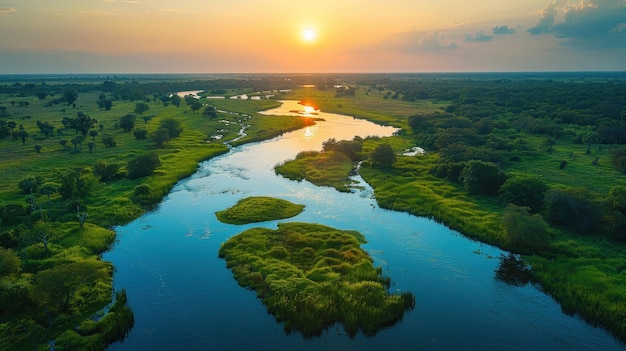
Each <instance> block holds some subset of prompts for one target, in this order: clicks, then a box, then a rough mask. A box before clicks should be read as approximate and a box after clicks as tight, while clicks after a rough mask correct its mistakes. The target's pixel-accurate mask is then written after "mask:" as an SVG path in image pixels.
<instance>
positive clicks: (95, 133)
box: [89, 129, 98, 152]
mask: <svg viewBox="0 0 626 351" xmlns="http://www.w3.org/2000/svg"><path fill="white" fill-rule="evenodd" d="M89 135H90V136H91V138H92V139H93V151H94V152H95V151H96V137H97V136H98V131H97V130H95V129H92V130H90V131H89ZM90 150H91V147H90Z"/></svg>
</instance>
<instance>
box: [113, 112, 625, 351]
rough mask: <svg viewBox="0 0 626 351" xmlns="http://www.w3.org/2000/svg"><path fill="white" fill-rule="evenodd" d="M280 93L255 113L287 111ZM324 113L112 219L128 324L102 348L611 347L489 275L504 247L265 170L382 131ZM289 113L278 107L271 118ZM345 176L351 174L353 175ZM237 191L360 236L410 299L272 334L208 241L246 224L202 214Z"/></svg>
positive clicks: (601, 334)
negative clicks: (310, 333)
mask: <svg viewBox="0 0 626 351" xmlns="http://www.w3.org/2000/svg"><path fill="white" fill-rule="evenodd" d="M301 108H302V106H299V105H297V103H296V102H294V101H285V102H284V104H283V105H282V106H281V107H280V108H278V109H275V110H271V111H267V112H266V113H271V114H278V115H292V114H293V113H290V112H289V111H291V110H297V109H301ZM319 117H321V118H324V119H325V121H323V122H318V123H317V124H316V125H315V126H312V127H309V128H307V129H302V130H298V131H295V132H291V133H288V134H284V135H283V136H281V137H277V138H275V139H272V140H269V141H265V142H260V143H255V144H249V145H244V146H241V147H236V148H233V149H232V150H231V152H229V153H228V154H225V155H222V156H220V157H217V158H214V159H211V160H209V161H206V162H204V163H202V164H201V165H200V167H199V169H198V171H197V172H196V173H195V174H194V175H193V176H192V177H190V178H188V179H184V180H182V181H180V182H179V183H178V184H177V185H176V186H175V187H174V189H173V190H172V192H171V193H170V194H169V195H168V196H167V197H166V198H165V199H164V200H163V202H162V203H161V204H160V205H159V207H158V208H157V209H155V210H154V211H152V212H150V213H147V214H145V215H144V216H142V217H140V218H138V219H137V220H135V221H134V222H132V223H129V224H128V225H125V226H121V227H118V228H116V230H117V233H118V234H117V235H118V236H117V238H118V241H117V242H116V244H115V246H114V248H113V249H112V250H111V251H110V252H108V253H106V254H105V255H104V259H105V260H107V261H111V262H112V263H113V264H114V265H115V267H116V272H115V276H114V279H115V282H114V283H115V287H116V289H121V288H125V289H126V290H127V293H128V299H129V304H130V305H131V307H132V309H133V311H134V313H135V327H134V328H133V330H132V331H131V332H130V334H129V336H128V337H127V338H126V340H124V341H123V342H119V343H115V344H113V345H111V346H110V347H109V350H384V349H386V350H459V349H463V350H624V349H626V347H625V346H624V345H622V344H620V343H619V342H618V341H616V340H615V339H614V338H613V337H612V336H611V335H610V334H609V333H607V332H606V331H605V330H603V329H600V328H594V327H593V326H590V325H588V324H586V323H585V322H583V321H582V320H581V319H580V318H578V317H577V316H570V315H566V314H564V313H563V312H562V311H561V309H560V307H559V305H558V304H557V303H556V302H555V301H554V300H553V299H552V298H551V297H550V296H548V295H546V294H544V293H543V292H541V291H540V290H539V289H537V287H535V286H533V285H530V284H526V285H524V284H507V283H505V282H503V280H502V279H496V278H495V276H496V274H495V272H496V270H498V267H499V266H500V264H501V262H502V257H506V256H508V253H506V252H503V251H501V250H499V249H497V248H494V247H491V246H488V245H485V244H481V243H479V242H475V241H472V240H469V239H467V238H465V237H463V236H462V235H460V234H459V233H458V232H455V231H453V230H450V229H449V228H447V227H445V226H442V225H441V224H438V223H436V222H434V221H432V220H429V219H426V218H420V217H415V216H411V215H408V214H406V213H399V212H393V211H388V210H384V209H381V208H379V207H378V206H377V204H376V201H375V200H374V199H373V195H372V190H371V188H370V187H368V186H367V184H364V185H365V190H361V191H358V192H355V193H340V192H338V191H336V190H334V189H332V188H326V187H316V186H314V185H312V184H310V183H308V182H294V181H289V180H286V179H284V178H282V177H280V176H276V175H275V174H274V171H273V166H274V165H275V164H277V163H280V162H283V161H285V160H287V159H290V158H294V157H295V155H296V154H297V153H298V152H299V151H302V150H319V149H321V143H322V142H323V141H325V140H327V139H328V138H331V137H334V138H335V139H337V140H341V139H352V138H353V136H355V135H359V136H362V137H365V136H368V135H379V136H386V135H391V134H392V133H393V132H394V131H395V130H394V129H393V128H390V127H382V126H378V125H375V124H373V123H370V122H367V121H363V120H357V119H354V118H352V117H349V116H341V115H336V114H328V113H323V112H320V114H319ZM285 118H289V117H285ZM357 179H360V178H358V177H357ZM248 196H273V197H279V198H283V199H286V200H289V201H292V202H295V203H300V204H304V205H306V208H305V211H304V212H303V213H302V214H300V215H298V216H297V217H294V218H291V219H289V221H302V222H315V223H321V224H324V225H329V226H332V227H336V228H340V229H354V230H358V231H360V232H361V233H363V234H364V235H365V237H366V238H367V240H368V243H367V244H365V245H364V248H365V249H366V250H367V251H368V252H369V253H370V254H371V255H372V256H373V257H374V259H375V263H376V265H379V266H381V267H383V270H384V273H385V275H387V276H389V277H391V280H392V288H391V289H393V290H394V291H395V290H399V291H411V292H413V294H414V295H415V297H416V306H415V309H414V310H413V311H411V312H408V313H407V314H405V316H404V318H403V319H402V321H400V322H399V323H397V324H396V325H394V326H391V327H389V328H387V329H384V330H382V331H380V332H379V333H377V334H376V335H375V336H373V337H365V336H363V335H362V334H358V335H357V336H356V337H354V338H350V337H348V336H346V335H345V334H344V333H343V330H342V328H341V327H339V326H332V327H330V328H329V329H328V330H327V331H326V332H324V333H323V335H322V336H321V337H319V338H314V339H309V340H306V339H304V338H303V337H302V336H301V335H300V334H297V333H294V334H291V335H286V334H285V333H284V331H283V327H282V325H281V324H280V323H277V322H276V321H275V320H274V318H273V317H272V316H271V315H269V314H268V313H267V312H266V310H265V307H264V306H263V305H262V304H261V302H260V300H258V299H257V298H256V295H255V293H254V292H252V291H250V290H246V289H244V288H241V287H240V286H238V285H237V283H236V281H235V280H234V278H233V276H232V273H231V272H230V271H229V270H228V269H226V266H225V262H224V261H223V260H221V259H219V258H218V257H217V252H218V249H219V247H220V244H221V243H223V242H224V241H226V240H227V239H228V238H229V237H231V236H233V235H236V234H238V233H240V232H241V231H243V230H245V229H247V228H251V227H253V226H265V227H271V228H275V227H276V224H277V222H276V221H272V222H264V223H261V224H256V225H244V226H235V225H229V224H223V223H220V222H219V221H217V219H216V218H215V212H216V211H219V210H223V209H225V208H227V207H230V206H232V205H233V204H235V203H236V202H237V200H239V199H241V198H244V197H248Z"/></svg>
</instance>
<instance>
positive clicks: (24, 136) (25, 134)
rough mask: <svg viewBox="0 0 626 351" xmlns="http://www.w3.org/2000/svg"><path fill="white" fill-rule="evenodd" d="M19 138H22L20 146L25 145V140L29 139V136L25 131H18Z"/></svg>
mask: <svg viewBox="0 0 626 351" xmlns="http://www.w3.org/2000/svg"><path fill="white" fill-rule="evenodd" d="M17 135H18V136H19V137H20V138H22V145H26V138H28V137H29V134H28V132H27V131H25V130H20V132H19V133H18V134H17Z"/></svg>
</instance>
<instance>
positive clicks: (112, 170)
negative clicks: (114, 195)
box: [93, 161, 121, 182]
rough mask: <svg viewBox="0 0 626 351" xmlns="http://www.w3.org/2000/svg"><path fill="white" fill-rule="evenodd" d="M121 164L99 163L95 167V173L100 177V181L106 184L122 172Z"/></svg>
mask: <svg viewBox="0 0 626 351" xmlns="http://www.w3.org/2000/svg"><path fill="white" fill-rule="evenodd" d="M120 168H121V166H120V164H118V163H107V162H106V161H98V162H96V163H95V164H94V165H93V173H94V174H95V175H97V176H99V177H100V181H102V182H106V181H109V180H111V179H113V178H115V177H116V176H117V175H118V173H119V171H120Z"/></svg>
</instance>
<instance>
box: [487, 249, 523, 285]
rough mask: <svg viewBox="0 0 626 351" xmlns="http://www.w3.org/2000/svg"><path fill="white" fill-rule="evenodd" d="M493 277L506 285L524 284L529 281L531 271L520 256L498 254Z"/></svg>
mask: <svg viewBox="0 0 626 351" xmlns="http://www.w3.org/2000/svg"><path fill="white" fill-rule="evenodd" d="M495 279H496V280H499V281H501V282H503V283H506V284H508V285H513V286H524V285H526V284H528V283H530V282H531V280H532V272H531V271H530V267H529V266H528V265H527V264H526V262H524V261H523V260H522V259H521V257H519V256H518V255H514V254H511V253H509V254H508V256H507V255H500V264H499V265H498V269H497V270H496V276H495Z"/></svg>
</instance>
